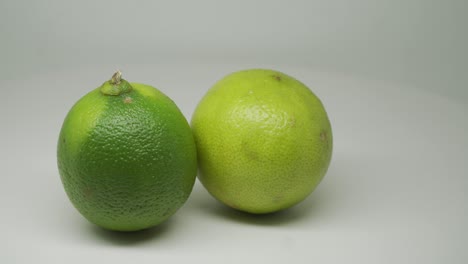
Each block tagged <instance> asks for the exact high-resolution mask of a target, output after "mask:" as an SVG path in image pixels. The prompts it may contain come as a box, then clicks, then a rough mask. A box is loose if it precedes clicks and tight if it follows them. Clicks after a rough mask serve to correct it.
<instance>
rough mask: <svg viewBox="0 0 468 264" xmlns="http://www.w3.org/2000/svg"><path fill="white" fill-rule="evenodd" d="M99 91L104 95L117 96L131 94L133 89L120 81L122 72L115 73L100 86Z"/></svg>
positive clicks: (122, 80)
mask: <svg viewBox="0 0 468 264" xmlns="http://www.w3.org/2000/svg"><path fill="white" fill-rule="evenodd" d="M100 90H101V93H102V94H104V95H119V94H122V93H128V92H131V91H132V90H133V88H132V86H131V85H130V83H129V82H127V81H126V80H125V79H122V72H120V71H117V72H116V73H114V75H112V78H111V79H110V80H109V81H107V82H104V83H103V84H102V85H101V87H100Z"/></svg>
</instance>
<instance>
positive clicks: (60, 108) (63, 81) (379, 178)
mask: <svg viewBox="0 0 468 264" xmlns="http://www.w3.org/2000/svg"><path fill="white" fill-rule="evenodd" d="M467 11H468V4H467V2H466V1H345V0H340V1H287V2H286V1H242V0H238V1H206V0H205V1H203V0H200V1H119V0H114V1H58V0H57V1H2V2H1V3H0V38H1V39H0V40H1V41H0V47H1V49H0V89H1V95H2V97H1V99H2V100H1V104H0V116H1V130H0V131H1V132H0V133H1V137H0V144H1V145H0V155H1V156H0V160H1V162H2V174H1V177H2V178H1V179H2V183H1V184H0V195H1V196H0V198H1V199H0V205H1V207H0V208H2V211H1V218H0V223H1V227H3V229H4V231H3V236H2V237H3V238H2V239H1V240H0V241H1V242H0V243H2V244H3V245H0V262H1V263H32V262H35V263H54V262H59V263H63V262H71V263H74V262H76V263H83V262H84V261H87V262H91V263H94V262H98V261H99V262H104V263H107V262H113V263H128V262H131V261H133V262H137V261H138V262H151V263H156V262H180V263H182V262H183V263H186V262H188V261H191V262H196V263H202V262H203V263H220V262H228V263H230V262H232V263H239V262H244V263H250V262H266V261H268V262H270V263H284V262H293V263H312V262H315V263H343V262H351V263H353V262H358V263H466V262H467V261H468V253H467V252H466V244H467V243H468V230H467V226H466V223H467V222H468V209H467V208H468V207H467V206H466V202H467V195H466V190H467V188H468V180H467V175H468V174H467V171H468V170H467V165H466V162H467V158H468V151H467V148H468V139H467V136H466V133H467V131H468V130H467V129H468V122H467V119H466V114H467V113H468V106H467V102H468V89H467V85H466V84H467V82H468V77H467V74H466V70H467V69H468V63H467V61H468V52H467V50H466V47H468V34H467V33H466V27H467V25H468V19H467V16H466V13H467ZM258 67H265V68H273V69H277V70H280V71H283V72H285V73H287V74H290V75H292V76H294V77H296V78H298V79H299V80H301V81H302V82H304V83H306V84H307V85H308V86H309V87H310V88H311V89H312V90H313V91H314V92H315V93H316V94H317V95H318V96H319V97H320V98H321V99H322V101H323V103H324V105H325V107H326V109H327V111H328V113H329V116H330V119H331V122H332V127H333V131H334V140H335V142H334V147H335V149H334V154H333V159H332V163H331V166H330V169H329V172H328V174H327V175H326V176H325V178H324V180H323V182H322V183H321V184H320V186H319V187H318V189H317V190H316V191H315V192H314V193H313V194H312V195H311V196H310V197H309V198H308V199H307V200H305V201H304V202H303V203H301V204H300V205H298V206H296V207H294V208H292V209H290V210H287V211H285V212H283V213H279V214H275V215H269V216H251V215H246V214H242V213H239V212H236V211H233V210H230V209H228V208H225V207H224V206H222V205H220V204H219V203H218V202H216V201H215V200H214V199H213V198H211V197H210V196H209V194H208V193H207V192H206V191H205V190H204V189H203V187H202V186H201V185H200V184H199V183H197V184H196V186H195V188H194V191H193V193H192V195H191V197H190V198H189V200H188V202H187V203H186V204H185V206H184V207H183V208H181V209H180V210H179V212H178V213H177V214H176V215H175V216H173V217H172V218H171V219H170V220H169V221H168V222H166V223H164V224H163V225H161V226H160V227H158V228H155V229H151V230H148V231H144V232H138V233H130V234H121V233H113V232H107V231H104V230H101V229H99V228H97V227H95V226H93V225H91V224H89V223H88V222H87V221H86V220H84V218H82V217H81V216H80V215H79V214H78V213H77V211H76V210H75V209H74V208H73V207H72V205H71V204H70V202H69V201H68V199H67V197H66V195H65V193H64V191H63V188H62V186H61V183H60V179H59V175H58V171H57V167H56V153H55V151H56V141H57V138H58V133H59V130H60V127H61V124H62V122H63V118H64V117H65V115H66V113H67V112H68V110H69V109H70V108H71V106H72V105H73V103H74V102H75V101H76V100H78V99H79V98H80V97H81V96H83V95H84V94H85V93H86V92H88V91H90V90H91V89H94V88H96V87H97V86H99V85H100V84H101V83H102V82H104V81H105V80H107V79H108V78H109V77H110V76H111V75H112V73H113V72H114V71H115V70H116V69H120V70H122V71H123V73H124V78H126V79H128V80H129V81H133V82H142V83H147V84H151V85H153V86H155V87H157V88H159V89H160V90H161V91H163V92H164V93H166V94H167V95H169V96H170V97H171V98H172V99H173V100H174V101H175V102H176V103H177V104H178V106H179V107H180V108H181V110H182V112H183V113H184V115H185V116H186V117H187V119H189V120H190V117H191V115H192V112H193V109H194V108H195V106H196V104H197V102H198V101H199V99H200V98H201V97H202V96H203V94H204V93H205V92H206V90H207V89H208V88H209V87H210V86H211V85H212V84H213V83H214V82H215V81H216V80H218V79H220V78H221V77H223V76H224V75H226V74H228V73H230V72H232V71H236V70H240V69H246V68H258Z"/></svg>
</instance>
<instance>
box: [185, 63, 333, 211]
mask: <svg viewBox="0 0 468 264" xmlns="http://www.w3.org/2000/svg"><path fill="white" fill-rule="evenodd" d="M191 127H192V132H193V134H194V137H195V142H196V145H197V155H198V164H199V174H198V178H199V180H200V182H201V183H202V184H203V186H204V187H205V188H206V190H207V191H208V192H209V193H210V194H211V195H212V196H213V197H214V198H216V199H217V200H219V201H220V202H222V203H224V204H225V205H227V206H229V207H232V208H234V209H237V210H241V211H245V212H248V213H253V214H265V213H272V212H276V211H280V210H283V209H286V208H290V207H292V206H294V205H296V204H298V203H299V202H301V201H303V200H304V199H305V198H306V197H307V196H309V195H310V194H311V193H312V192H313V191H314V190H315V188H316V187H317V186H318V184H319V183H320V182H321V180H322V178H323V177H324V176H325V174H326V172H327V170H328V167H329V164H330V161H331V157H332V149H333V137H332V129H331V124H330V121H329V119H328V115H327V113H326V111H325V108H324V106H323V104H322V102H321V101H320V99H319V98H318V97H317V96H316V95H315V94H314V93H313V92H312V91H311V90H310V89H309V88H308V87H307V86H306V85H304V84H303V83H301V82H300V81H298V80H296V79H295V78H293V77H291V76H289V75H287V74H284V73H282V72H279V71H275V70H269V69H250V70H243V71H238V72H234V73H231V74H229V75H227V76H225V77H224V78H222V79H221V80H219V81H218V82H216V83H215V84H214V85H213V87H211V89H209V90H208V91H207V93H206V94H205V96H204V97H203V98H202V99H201V101H200V102H199V104H198V105H197V107H196V109H195V111H194V113H193V116H192V120H191Z"/></svg>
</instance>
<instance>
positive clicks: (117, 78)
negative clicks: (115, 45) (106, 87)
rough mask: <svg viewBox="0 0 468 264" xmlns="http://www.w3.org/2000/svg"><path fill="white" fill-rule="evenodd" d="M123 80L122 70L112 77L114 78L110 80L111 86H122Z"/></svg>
mask: <svg viewBox="0 0 468 264" xmlns="http://www.w3.org/2000/svg"><path fill="white" fill-rule="evenodd" d="M121 79H122V72H121V71H120V70H117V72H116V73H114V75H112V78H111V79H110V83H111V84H114V85H115V84H120V80H121Z"/></svg>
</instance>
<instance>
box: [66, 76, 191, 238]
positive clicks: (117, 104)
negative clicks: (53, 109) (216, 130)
mask: <svg viewBox="0 0 468 264" xmlns="http://www.w3.org/2000/svg"><path fill="white" fill-rule="evenodd" d="M57 163H58V169H59V173H60V178H61V181H62V184H63V186H64V189H65V192H66V194H67V196H68V198H69V199H70V201H71V203H72V204H73V205H74V207H75V208H76V209H77V210H78V211H79V212H80V213H81V214H82V215H83V216H84V217H85V218H86V219H88V220H89V221H90V222H92V223H94V224H96V225H98V226H100V227H103V228H105V229H110V230H117V231H136V230H141V229H146V228H149V227H153V226H156V225H158V224H160V223H162V222H164V221H165V220H167V219H168V218H169V217H170V216H171V215H173V214H174V213H176V211H177V210H178V209H179V208H180V207H181V206H182V205H183V204H184V203H185V201H186V200H187V198H188V197H189V195H190V193H191V191H192V188H193V185H194V182H195V179H196V174H197V157H196V148H195V142H194V139H193V136H192V133H191V131H190V127H189V124H188V122H187V120H186V119H185V117H184V116H183V114H182V113H181V112H180V110H179V108H178V107H177V106H176V104H175V103H174V102H173V101H172V100H171V99H170V98H169V97H167V96H166V95H165V94H163V93H162V92H160V91H159V90H157V89H156V88H154V87H151V86H149V85H145V84H140V83H129V82H127V81H126V80H124V79H122V78H121V73H120V72H117V73H116V74H114V75H113V77H112V78H111V79H110V80H109V81H106V82H104V83H103V84H102V85H101V86H100V87H98V88H96V89H94V90H92V91H90V92H89V93H88V94H86V95H85V96H83V97H82V98H81V99H80V100H78V102H76V104H75V105H74V106H73V107H72V108H71V110H70V111H69V112H68V114H67V116H66V118H65V120H64V123H63V125H62V128H61V131H60V135H59V140H58V145H57Z"/></svg>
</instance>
